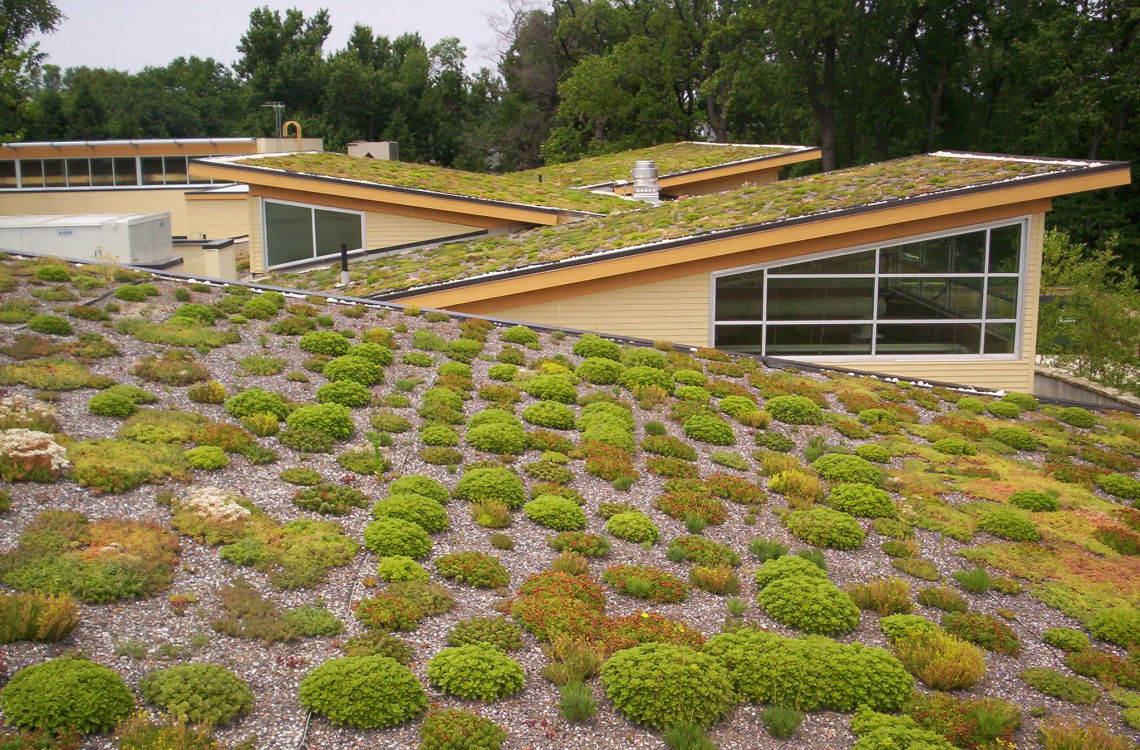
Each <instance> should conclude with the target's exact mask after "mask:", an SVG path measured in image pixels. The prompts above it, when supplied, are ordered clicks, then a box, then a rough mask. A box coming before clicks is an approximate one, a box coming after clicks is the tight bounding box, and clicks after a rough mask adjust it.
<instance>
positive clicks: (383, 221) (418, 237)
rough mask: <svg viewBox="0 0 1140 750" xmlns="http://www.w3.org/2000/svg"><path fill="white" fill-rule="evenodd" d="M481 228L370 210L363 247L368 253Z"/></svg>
mask: <svg viewBox="0 0 1140 750" xmlns="http://www.w3.org/2000/svg"><path fill="white" fill-rule="evenodd" d="M479 229H480V228H479V227H471V226H465V225H463V224H449V223H447V222H443V221H429V220H427V219H413V218H411V217H408V216H395V215H393V214H381V213H375V212H372V211H369V212H367V213H365V214H364V235H365V237H364V246H365V247H366V248H367V249H369V250H375V249H377V248H382V247H392V246H394V245H406V244H408V243H409V242H430V241H431V240H436V239H439V238H441V237H451V236H453V235H456V234H467V233H468V232H475V231H479Z"/></svg>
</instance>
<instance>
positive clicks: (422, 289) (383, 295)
mask: <svg viewBox="0 0 1140 750" xmlns="http://www.w3.org/2000/svg"><path fill="white" fill-rule="evenodd" d="M1128 166H1129V162H1126V161H1114V162H1099V163H1097V166H1092V167H1085V168H1081V169H1079V170H1078V169H1076V168H1074V169H1071V170H1065V171H1059V172H1049V173H1047V174H1041V175H1033V176H1032V177H1023V178H1017V179H1016V182H1015V185H1016V186H1018V187H1020V186H1023V185H1035V184H1038V183H1042V182H1052V181H1054V180H1060V179H1067V178H1069V177H1073V176H1075V175H1088V174H1099V173H1101V172H1114V171H1116V170H1118V169H1121V168H1122V167H1128ZM1008 187H1010V183H1009V181H1000V182H994V183H988V184H985V185H967V186H965V187H961V188H950V189H948V190H945V191H941V192H937V193H927V194H925V195H919V196H915V197H910V198H888V199H885V200H882V201H876V202H875V203H873V204H865V205H860V206H852V207H850V208H841V209H836V210H834V211H827V212H824V213H818V214H808V215H806V216H795V217H791V218H787V219H771V220H769V221H764V222H758V223H756V224H744V225H741V226H737V227H732V228H731V229H719V230H716V229H714V230H708V231H706V232H701V233H699V234H692V235H688V236H685V237H678V238H676V239H672V240H663V241H661V242H657V243H653V244H651V245H645V246H642V247H632V248H629V249H627V250H615V251H605V252H604V254H603V253H594V254H590V255H583V256H580V257H578V258H570V259H567V260H561V261H551V262H548V263H543V264H538V265H532V266H521V267H519V268H512V269H508V270H506V271H501V272H498V273H491V274H486V275H483V276H479V277H478V278H470V279H458V280H455V281H444V282H439V283H435V284H425V285H424V286H418V287H405V288H403V289H398V290H394V291H391V292H378V293H376V294H375V295H372V298H373V299H379V300H390V299H398V298H400V297H407V296H411V295H419V294H428V293H431V292H442V291H446V290H449V289H461V288H463V287H467V286H475V285H478V284H486V283H488V282H491V281H500V280H503V279H512V278H517V277H519V276H529V275H530V274H535V273H543V272H546V271H555V270H560V269H563V268H573V267H574V266H583V265H589V264H591V263H601V262H604V261H609V260H614V259H616V258H628V257H631V256H635V255H643V254H646V253H653V252H658V251H660V250H671V249H673V248H677V247H685V246H687V245H697V244H700V243H702V242H709V241H714V240H722V239H730V238H732V237H740V236H743V235H748V234H755V233H759V232H766V231H770V230H774V229H784V228H785V227H794V226H800V225H803V224H812V223H815V222H821V221H830V220H832V219H839V218H846V217H849V216H857V215H860V214H866V213H873V212H875V211H886V210H889V209H893V208H899V207H900V206H903V205H920V204H923V203H932V202H934V201H939V200H945V199H946V198H956V197H959V196H963V195H974V194H978V193H986V192H992V191H995V190H1004V189H1006V188H1008Z"/></svg>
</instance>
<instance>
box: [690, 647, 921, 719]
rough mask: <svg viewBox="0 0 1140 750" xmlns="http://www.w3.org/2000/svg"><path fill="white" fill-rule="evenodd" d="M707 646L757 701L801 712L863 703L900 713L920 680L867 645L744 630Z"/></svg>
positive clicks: (747, 696) (739, 687) (739, 689)
mask: <svg viewBox="0 0 1140 750" xmlns="http://www.w3.org/2000/svg"><path fill="white" fill-rule="evenodd" d="M702 650H703V651H704V653H706V654H708V655H709V656H711V657H713V658H714V659H715V660H716V661H717V662H719V663H720V664H721V665H722V666H723V667H724V668H725V669H727V670H728V672H729V675H730V677H731V678H732V683H733V686H734V687H735V688H736V690H737V692H738V693H739V694H740V695H741V696H742V697H743V698H745V699H746V700H749V701H751V702H753V703H765V704H772V705H778V706H791V707H793V708H798V709H800V710H801V711H814V710H816V709H821V708H822V709H830V710H833V711H852V710H854V709H856V708H857V707H859V706H867V707H870V708H874V709H877V710H881V711H897V710H899V709H900V708H902V707H903V706H904V705H905V704H906V703H907V701H909V700H910V696H911V693H912V692H913V690H914V678H913V677H911V676H910V674H909V673H908V672H907V671H906V669H904V668H903V666H902V664H901V663H899V660H898V659H896V658H895V657H894V656H892V655H891V654H890V653H888V652H887V651H885V650H883V649H881V648H873V647H870V646H864V645H863V644H861V643H853V644H851V645H845V644H841V643H837V642H835V641H833V640H831V639H830V638H824V637H822V636H807V637H803V638H786V637H784V636H782V635H779V634H777V633H772V632H769V631H766V630H754V629H750V628H743V629H740V630H736V631H734V632H730V633H722V634H721V635H717V636H713V637H712V638H710V639H709V640H708V642H706V643H705V645H704V648H703V649H702Z"/></svg>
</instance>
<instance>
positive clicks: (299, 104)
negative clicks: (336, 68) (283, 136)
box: [234, 7, 332, 135]
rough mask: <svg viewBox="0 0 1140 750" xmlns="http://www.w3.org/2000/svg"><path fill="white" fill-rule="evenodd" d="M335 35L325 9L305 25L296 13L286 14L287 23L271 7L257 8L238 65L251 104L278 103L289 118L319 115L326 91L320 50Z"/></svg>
mask: <svg viewBox="0 0 1140 750" xmlns="http://www.w3.org/2000/svg"><path fill="white" fill-rule="evenodd" d="M331 31H332V26H331V25H330V24H329V14H328V11H326V10H319V11H317V12H316V13H314V14H313V16H312V17H311V18H309V19H307V20H306V19H305V15H304V13H302V12H301V11H300V10H297V9H296V8H292V9H290V10H287V11H285V16H284V18H282V16H281V14H280V13H279V12H278V11H275V10H270V9H269V8H268V7H262V8H255V9H254V10H253V11H252V12H251V13H250V14H249V29H247V30H246V32H245V34H243V35H242V38H241V41H240V43H239V44H238V52H239V53H241V57H240V58H239V59H238V61H237V63H236V64H235V65H234V70H236V71H237V73H238V75H239V76H240V78H241V80H242V81H243V82H244V83H245V86H246V91H247V94H248V96H249V98H250V104H251V105H252V106H260V105H261V104H262V103H263V102H267V101H279V102H283V103H284V104H285V107H286V109H285V111H286V113H288V114H289V115H290V116H301V115H317V114H319V113H320V102H321V98H322V93H323V87H324V77H323V73H324V58H323V56H322V53H321V49H322V47H323V46H324V43H325V40H326V39H327V38H328V35H329V33H330V32H331ZM277 135H280V134H279V133H278V134H277Z"/></svg>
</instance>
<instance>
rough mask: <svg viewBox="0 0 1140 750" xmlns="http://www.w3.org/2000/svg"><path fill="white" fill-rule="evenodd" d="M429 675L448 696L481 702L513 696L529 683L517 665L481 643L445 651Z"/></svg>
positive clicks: (431, 665) (434, 659) (430, 665)
mask: <svg viewBox="0 0 1140 750" xmlns="http://www.w3.org/2000/svg"><path fill="white" fill-rule="evenodd" d="M427 675H428V679H429V680H431V684H433V685H435V686H436V687H437V688H439V689H440V690H441V691H442V692H444V693H446V694H448V695H455V696H458V697H460V698H465V699H467V700H480V701H494V700H499V699H500V698H507V697H509V696H512V695H514V694H515V693H517V692H518V691H519V690H522V686H523V681H524V679H525V674H524V673H523V669H522V667H520V666H519V663H518V662H517V661H515V660H514V659H512V658H511V657H509V656H507V655H506V654H504V653H503V652H502V651H500V650H499V649H497V648H495V647H494V646H489V645H487V644H481V643H479V644H474V643H473V644H469V645H466V646H454V647H451V648H445V649H444V650H442V651H440V652H439V653H438V654H436V655H435V656H434V657H432V659H431V661H429V662H428V665H427Z"/></svg>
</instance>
